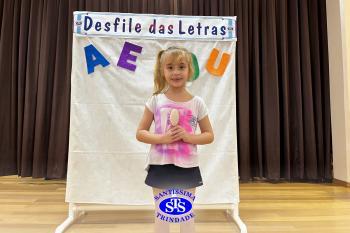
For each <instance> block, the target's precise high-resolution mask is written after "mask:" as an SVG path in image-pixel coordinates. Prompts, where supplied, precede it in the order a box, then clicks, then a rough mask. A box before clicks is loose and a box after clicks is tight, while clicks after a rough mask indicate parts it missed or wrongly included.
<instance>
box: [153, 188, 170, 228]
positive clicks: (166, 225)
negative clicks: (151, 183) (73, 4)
mask: <svg viewBox="0 0 350 233" xmlns="http://www.w3.org/2000/svg"><path fill="white" fill-rule="evenodd" d="M161 191H162V190H161V189H157V188H153V196H156V195H157V194H158V193H160V192H161ZM155 207H156V208H155V213H154V214H155V215H154V233H169V232H170V225H169V222H166V221H164V220H161V219H159V218H157V213H158V212H161V211H160V209H159V203H158V202H155Z"/></svg>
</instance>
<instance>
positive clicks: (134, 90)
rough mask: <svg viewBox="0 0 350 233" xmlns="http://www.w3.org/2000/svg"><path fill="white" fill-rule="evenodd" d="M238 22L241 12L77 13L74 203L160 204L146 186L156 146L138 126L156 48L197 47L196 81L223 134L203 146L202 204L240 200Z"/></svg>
mask: <svg viewBox="0 0 350 233" xmlns="http://www.w3.org/2000/svg"><path fill="white" fill-rule="evenodd" d="M138 25H139V26H138ZM152 25H154V26H152ZM161 25H163V26H161ZM171 25H172V27H170V26H171ZM198 25H200V26H198ZM235 25H236V21H235V17H200V16H195V17H190V16H173V15H142V14H121V13H96V12H75V13H74V34H73V53H72V56H73V57H72V76H71V120H70V138H69V161H68V175H67V191H66V201H67V202H73V203H101V204H102V203H103V204H126V205H144V204H153V203H154V202H153V193H152V188H151V187H149V186H147V185H146V184H144V180H145V177H146V175H147V172H146V171H145V170H144V167H145V162H146V157H147V154H148V151H149V148H150V145H146V144H143V143H141V142H139V141H137V140H136V138H135V134H136V129H137V126H138V123H139V120H140V118H141V116H142V113H143V111H144V108H145V102H146V100H147V99H148V98H149V97H150V96H151V95H152V92H153V71H154V66H155V62H156V55H157V53H158V52H159V51H160V50H162V49H166V48H168V47H170V46H181V47H185V48H186V49H188V50H189V51H190V52H191V53H192V57H193V58H194V66H195V70H196V78H195V80H194V81H193V82H191V83H190V85H189V86H188V89H189V91H190V92H191V93H192V94H193V95H198V96H200V97H202V98H203V100H204V101H205V103H206V104H207V106H208V109H209V118H210V121H211V123H212V126H213V130H214V134H215V141H214V143H212V144H209V145H203V146H201V145H199V146H198V153H199V160H200V170H201V173H202V177H203V183H204V184H203V186H200V187H198V188H197V190H196V201H195V204H218V203H225V204H229V203H237V202H238V199H239V189H238V166H237V142H236V141H237V139H236V93H235V49H236V33H235ZM214 26H215V27H216V29H213V28H214ZM151 27H152V28H154V30H155V31H154V32H155V33H153V30H151V31H150V28H151ZM206 27H208V29H207V30H206V29H205V28H206ZM162 28H164V33H162V32H163V31H162V30H161V29H162ZM169 28H171V29H172V31H173V32H172V33H169V32H170V30H169ZM180 29H181V30H180ZM205 30H206V31H207V33H205ZM215 30H216V32H215ZM184 31H185V32H186V33H184V34H182V32H184ZM192 32H193V33H192ZM220 33H222V34H224V35H220ZM198 128H199V127H198ZM151 130H152V131H153V130H154V126H153V125H152V128H151ZM198 130H199V129H198ZM197 133H199V132H197ZM218 184H220V185H218Z"/></svg>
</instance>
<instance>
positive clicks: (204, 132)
mask: <svg viewBox="0 0 350 233" xmlns="http://www.w3.org/2000/svg"><path fill="white" fill-rule="evenodd" d="M198 124H199V128H200V130H201V133H200V134H189V133H187V132H186V131H185V130H184V129H183V128H182V127H181V126H175V127H174V132H175V135H179V136H180V138H181V139H182V140H183V141H184V142H187V143H191V144H196V145H204V144H209V143H212V142H213V141H214V133H213V129H212V127H211V124H210V121H209V117H208V116H205V117H204V118H203V119H201V120H200V121H198Z"/></svg>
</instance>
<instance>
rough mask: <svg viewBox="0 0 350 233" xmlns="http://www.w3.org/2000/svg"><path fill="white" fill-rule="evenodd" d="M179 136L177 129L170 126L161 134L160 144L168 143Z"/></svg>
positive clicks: (176, 139) (179, 137)
mask: <svg viewBox="0 0 350 233" xmlns="http://www.w3.org/2000/svg"><path fill="white" fill-rule="evenodd" d="M180 139H181V136H180V135H179V134H178V130H177V129H176V128H175V127H171V128H170V129H169V130H168V131H167V132H166V133H165V134H163V135H162V136H161V143H162V144H170V143H173V142H176V141H179V140H180Z"/></svg>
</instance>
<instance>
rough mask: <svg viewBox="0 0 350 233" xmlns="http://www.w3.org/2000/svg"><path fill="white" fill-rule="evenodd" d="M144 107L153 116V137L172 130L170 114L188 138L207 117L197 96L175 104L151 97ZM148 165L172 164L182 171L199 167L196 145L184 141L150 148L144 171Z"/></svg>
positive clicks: (156, 96)
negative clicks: (154, 134) (181, 168)
mask: <svg viewBox="0 0 350 233" xmlns="http://www.w3.org/2000/svg"><path fill="white" fill-rule="evenodd" d="M146 106H147V108H148V109H149V110H150V111H151V112H152V113H153V118H154V121H153V122H154V125H155V130H154V133H156V134H165V133H166V132H167V131H168V130H169V128H171V127H172V125H171V123H170V113H171V111H172V110H173V109H176V110H177V111H178V113H179V122H178V125H180V126H181V127H183V128H184V129H185V130H186V131H187V133H189V134H196V129H197V125H198V121H199V120H201V119H203V118H204V117H205V116H206V115H208V109H207V107H206V105H205V103H204V101H203V99H202V98H200V97H199V96H194V97H193V98H192V99H191V100H189V101H185V102H175V101H173V100H171V99H169V98H167V97H166V95H165V94H163V93H161V94H158V95H153V96H152V97H151V98H150V99H149V100H148V101H147V102H146ZM150 164H154V165H164V164H175V165H176V166H179V167H184V168H189V167H196V166H199V163H198V153H197V145H194V144H190V143H185V142H183V141H177V142H173V143H170V144H156V145H151V148H150V151H149V153H148V156H147V161H146V166H145V170H146V171H148V169H149V165H150Z"/></svg>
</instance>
